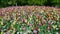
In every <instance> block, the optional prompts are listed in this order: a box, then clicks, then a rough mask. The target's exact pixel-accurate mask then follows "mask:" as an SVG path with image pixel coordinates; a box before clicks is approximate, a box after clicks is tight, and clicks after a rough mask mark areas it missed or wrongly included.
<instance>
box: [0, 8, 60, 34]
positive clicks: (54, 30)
mask: <svg viewBox="0 0 60 34" xmlns="http://www.w3.org/2000/svg"><path fill="white" fill-rule="evenodd" d="M25 9H27V8H25ZM25 9H23V10H21V8H18V10H16V9H14V10H12V9H11V10H8V9H6V10H4V9H3V10H4V11H2V12H1V14H0V15H1V16H0V31H1V34H59V33H60V16H59V15H58V14H57V13H56V11H55V9H54V10H49V11H45V10H43V9H40V10H39V9H33V11H31V10H29V11H26V10H25ZM31 9H32V8H31Z"/></svg>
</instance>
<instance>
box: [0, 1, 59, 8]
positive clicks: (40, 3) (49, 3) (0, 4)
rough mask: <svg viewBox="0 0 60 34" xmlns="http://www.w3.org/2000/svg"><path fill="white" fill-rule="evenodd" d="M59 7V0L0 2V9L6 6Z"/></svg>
mask: <svg viewBox="0 0 60 34" xmlns="http://www.w3.org/2000/svg"><path fill="white" fill-rule="evenodd" d="M16 5H17V6H25V5H28V6H31V5H37V6H60V0H0V7H7V6H16Z"/></svg>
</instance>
